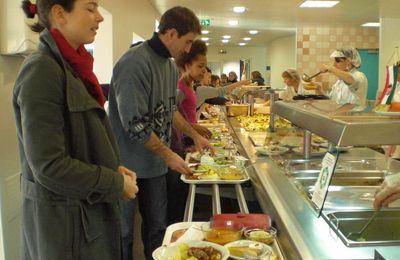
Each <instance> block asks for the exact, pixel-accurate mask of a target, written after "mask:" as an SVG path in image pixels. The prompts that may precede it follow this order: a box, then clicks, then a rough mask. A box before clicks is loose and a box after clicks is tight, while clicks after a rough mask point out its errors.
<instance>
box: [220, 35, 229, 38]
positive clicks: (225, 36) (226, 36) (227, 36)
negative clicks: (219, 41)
mask: <svg viewBox="0 0 400 260" xmlns="http://www.w3.org/2000/svg"><path fill="white" fill-rule="evenodd" d="M222 38H224V39H230V38H231V36H230V35H224V36H222Z"/></svg>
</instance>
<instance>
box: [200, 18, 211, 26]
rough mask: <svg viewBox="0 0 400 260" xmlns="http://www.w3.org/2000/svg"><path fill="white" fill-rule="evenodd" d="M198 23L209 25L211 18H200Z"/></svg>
mask: <svg viewBox="0 0 400 260" xmlns="http://www.w3.org/2000/svg"><path fill="white" fill-rule="evenodd" d="M200 25H201V26H210V25H211V20H210V19H200Z"/></svg>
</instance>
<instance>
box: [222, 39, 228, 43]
mask: <svg viewBox="0 0 400 260" xmlns="http://www.w3.org/2000/svg"><path fill="white" fill-rule="evenodd" d="M221 42H223V43H228V42H229V40H227V39H224V40H221Z"/></svg>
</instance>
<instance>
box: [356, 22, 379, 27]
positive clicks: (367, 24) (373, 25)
mask: <svg viewBox="0 0 400 260" xmlns="http://www.w3.org/2000/svg"><path fill="white" fill-rule="evenodd" d="M361 26H364V27H379V26H381V24H380V23H364V24H363V25H361Z"/></svg>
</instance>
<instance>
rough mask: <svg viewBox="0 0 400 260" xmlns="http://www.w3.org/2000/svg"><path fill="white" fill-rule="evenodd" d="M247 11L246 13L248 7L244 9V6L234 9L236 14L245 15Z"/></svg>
mask: <svg viewBox="0 0 400 260" xmlns="http://www.w3.org/2000/svg"><path fill="white" fill-rule="evenodd" d="M245 11H246V7H244V6H235V7H233V12H235V13H244V12H245Z"/></svg>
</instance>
